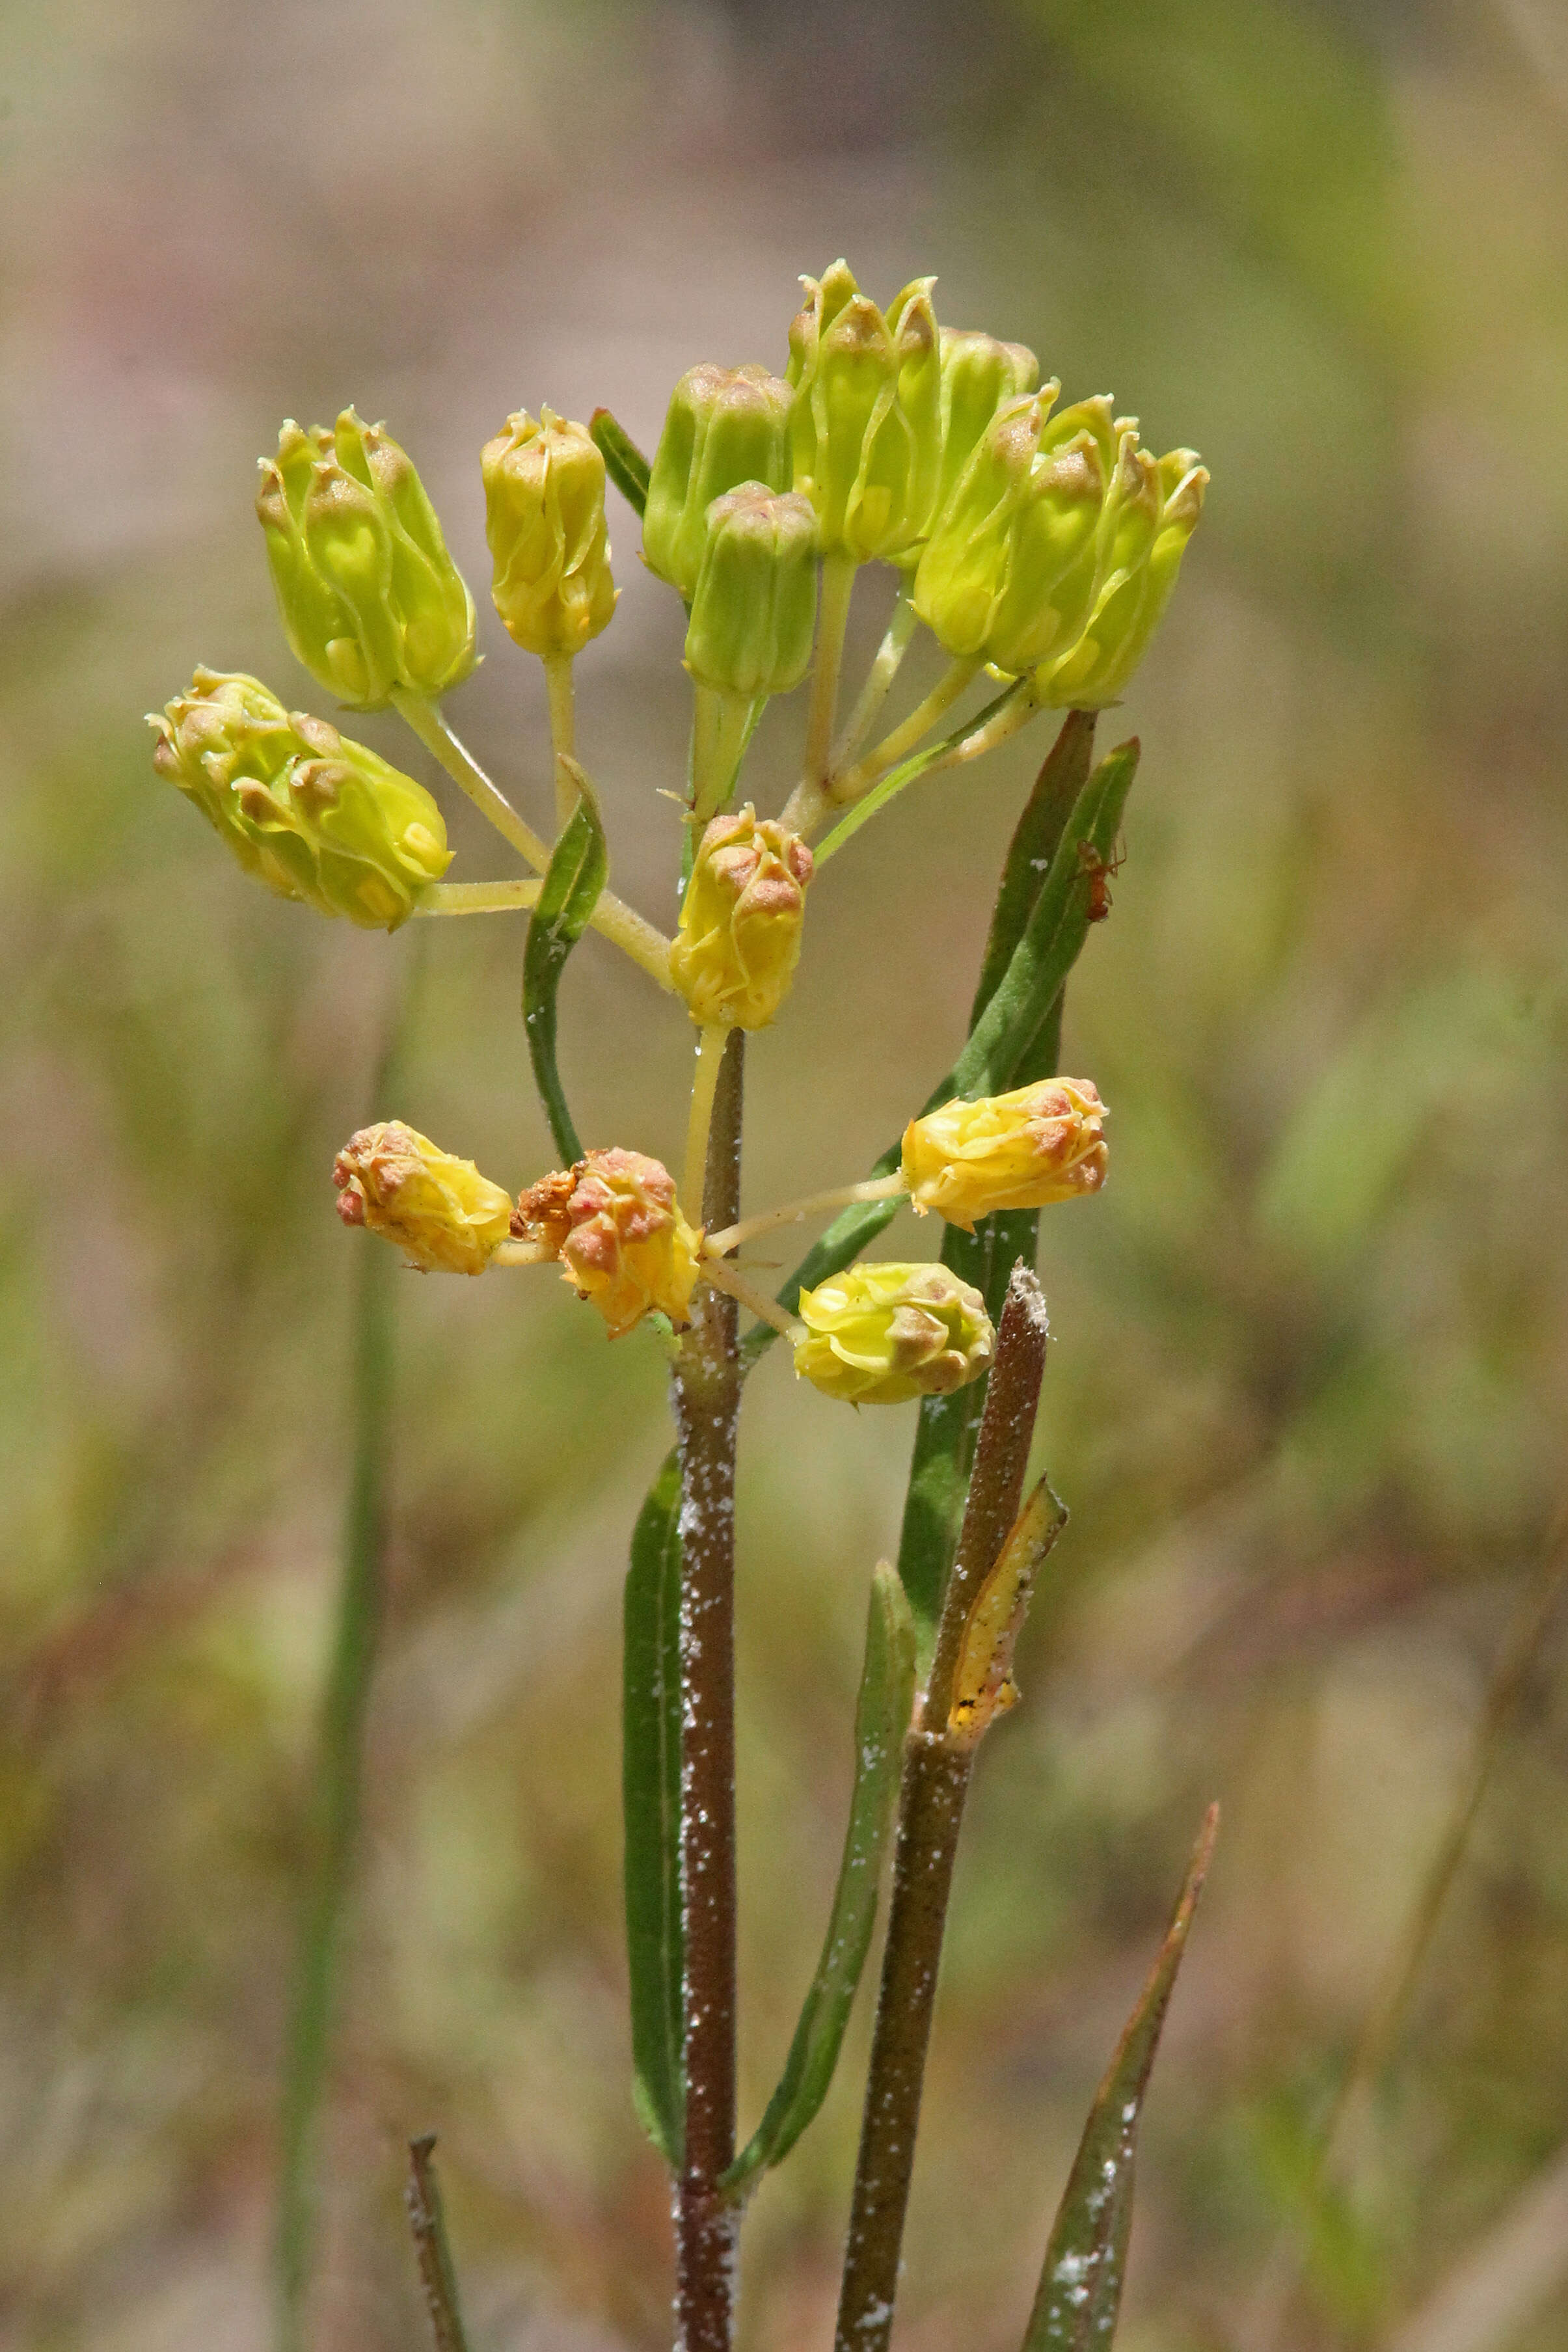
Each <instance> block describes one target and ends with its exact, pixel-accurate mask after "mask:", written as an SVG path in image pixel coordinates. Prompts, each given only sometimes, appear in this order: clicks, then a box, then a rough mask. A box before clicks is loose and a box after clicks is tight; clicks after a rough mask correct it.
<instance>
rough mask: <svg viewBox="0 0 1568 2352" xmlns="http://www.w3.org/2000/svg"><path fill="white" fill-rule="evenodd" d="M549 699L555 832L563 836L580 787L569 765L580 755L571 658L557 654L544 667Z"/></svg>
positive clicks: (568, 655) (567, 655)
mask: <svg viewBox="0 0 1568 2352" xmlns="http://www.w3.org/2000/svg"><path fill="white" fill-rule="evenodd" d="M544 684H545V689H546V691H547V693H548V694H549V697H550V748H551V750H552V751H553V752H554V754H555V830H556V832H557V833H560V832H561V831H562V829H563V826H564V825H565V824H566V821H567V819H568V817H570V815H571V814H572V812H573V810H574V808H575V807H576V805H577V785H576V782H575V780H574V775H573V772H572V769H571V767H570V766H569V765H567V764H566V763H567V762H568V761H574V760H575V758H576V756H577V712H576V702H575V698H574V695H573V692H572V656H571V655H570V654H557V655H554V656H552V658H551V659H550V660H549V661H547V662H546V663H545V665H544Z"/></svg>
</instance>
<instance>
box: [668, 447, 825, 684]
mask: <svg viewBox="0 0 1568 2352" xmlns="http://www.w3.org/2000/svg"><path fill="white" fill-rule="evenodd" d="M707 520H708V539H707V545H706V548H705V550H704V551H703V556H702V568H701V570H700V572H699V573H698V575H697V585H696V590H695V593H694V594H693V596H692V600H691V621H690V625H689V627H688V629H687V632H686V667H687V668H688V669H689V671H690V672H691V675H692V677H694V678H695V679H696V680H697V683H698V685H699V686H706V687H709V688H711V689H712V690H713V692H714V693H716V694H723V695H730V696H734V697H739V698H744V699H746V700H747V701H753V700H755V698H756V697H757V696H758V695H764V694H787V693H788V692H789V690H790V688H792V687H795V686H798V685H799V684H800V682H801V679H802V678H803V677H805V673H806V671H807V670H808V669H809V668H810V667H811V640H812V635H813V632H814V630H815V628H816V515H815V514H814V513H813V512H812V508H811V501H810V500H809V499H804V498H802V497H801V496H800V495H799V493H798V492H796V491H794V490H786V491H784V492H783V493H782V494H775V493H774V492H773V491H772V490H770V489H768V488H765V487H764V485H763V483H761V482H742V483H741V484H740V486H739V487H738V488H735V489H732V490H727V491H726V492H725V493H724V495H723V496H722V497H721V498H717V499H714V500H713V503H712V504H711V506H710V508H709V509H708V519H707Z"/></svg>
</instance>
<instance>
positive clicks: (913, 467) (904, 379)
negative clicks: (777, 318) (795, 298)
mask: <svg viewBox="0 0 1568 2352" xmlns="http://www.w3.org/2000/svg"><path fill="white" fill-rule="evenodd" d="M801 283H802V285H803V286H804V287H805V305H804V307H803V308H802V310H800V312H799V314H798V316H797V317H796V319H795V323H794V325H793V326H792V327H791V329H790V331H789V342H790V362H789V381H790V383H791V384H792V385H793V386H794V388H795V403H794V406H793V407H792V409H791V412H790V441H791V446H792V448H793V452H794V459H795V488H796V489H797V490H800V491H802V492H803V493H804V494H805V497H807V498H808V499H810V500H811V503H812V505H813V506H814V507H815V508H816V517H817V522H818V524H819V526H820V530H821V539H822V552H823V553H824V555H845V556H848V557H849V558H850V559H851V560H852V561H853V562H857V563H869V562H874V561H879V560H880V561H888V562H890V561H894V560H896V559H897V558H899V557H900V556H904V555H907V554H908V553H909V551H910V549H911V548H913V547H914V546H915V545H916V544H917V542H918V541H920V540H921V539H922V538H923V537H924V535H925V533H926V531H927V530H929V528H930V526H931V511H932V509H933V507H934V505H935V502H936V492H937V483H938V480H939V478H940V476H941V471H942V360H941V353H940V350H939V345H938V334H937V323H936V318H935V314H934V313H933V311H932V310H931V288H932V287H933V286H934V285H935V283H936V280H935V278H916V279H914V280H913V282H912V283H911V284H910V285H908V286H906V287H905V288H904V289H903V292H902V293H901V294H900V295H899V296H898V297H897V298H896V299H895V300H894V301H893V303H892V304H891V306H890V308H889V310H888V311H887V313H886V315H885V316H884V314H883V313H882V312H881V311H880V310H879V309H878V308H877V305H876V304H875V303H874V302H872V301H870V300H869V299H868V298H867V297H866V296H865V295H864V294H862V293H861V291H860V289H859V288H858V286H857V284H856V282H855V277H854V273H853V272H852V270H851V269H850V268H849V266H848V264H847V262H844V261H836V262H835V263H834V265H833V267H832V268H831V269H829V270H828V271H827V273H826V276H825V277H824V278H821V279H820V280H818V279H816V278H802V280H801Z"/></svg>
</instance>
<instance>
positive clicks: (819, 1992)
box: [722, 1560, 915, 2192]
mask: <svg viewBox="0 0 1568 2352" xmlns="http://www.w3.org/2000/svg"><path fill="white" fill-rule="evenodd" d="M914 1698H915V1635H914V1623H913V1620H912V1619H911V1618H910V1608H909V1602H908V1601H907V1600H906V1599H905V1597H904V1589H903V1586H902V1585H901V1584H900V1581H899V1579H898V1576H897V1573H896V1572H895V1570H893V1569H892V1568H890V1567H889V1564H888V1562H887V1561H886V1560H881V1561H879V1563H878V1566H877V1569H876V1571H875V1573H874V1575H873V1577H872V1579H871V1600H870V1606H869V1609H868V1613H867V1620H866V1662H865V1664H864V1666H863V1667H862V1669H861V1675H860V1695H859V1698H858V1702H857V1706H856V1710H855V1790H854V1794H853V1796H852V1797H851V1799H850V1804H849V1826H848V1830H847V1833H846V1835H845V1840H844V1856H843V1860H842V1861H841V1862H840V1864H839V1866H838V1884H837V1886H836V1887H835V1889H834V1894H833V1908H832V1910H831V1912H830V1913H829V1915H828V1921H827V1933H826V1936H825V1937H824V1938H823V1944H822V1957H821V1958H820V1959H819V1960H818V1962H817V1964H816V1975H815V1976H814V1977H813V1979H812V1980H811V1988H810V1990H809V1991H808V1992H807V1994H806V1996H805V2003H804V2005H803V2007H802V2009H801V2012H800V2022H799V2024H798V2025H797V2026H796V2027H795V2039H794V2040H793V2041H792V2042H791V2043H790V2048H789V2056H788V2057H787V2058H786V2060H785V2061H784V2073H783V2074H782V2075H781V2076H780V2077H779V2084H778V2088H777V2089H776V2090H775V2091H774V2093H773V2097H772V2098H771V2099H770V2100H769V2101H768V2105H767V2109H766V2112H765V2113H764V2115H763V2120H762V2122H761V2123H760V2124H759V2125H758V2126H757V2129H756V2131H755V2132H754V2133H753V2135H752V2138H751V2140H750V2142H749V2143H748V2145H747V2147H745V2148H744V2150H743V2151H742V2154H741V2155H740V2156H739V2157H738V2158H736V2160H735V2162H734V2163H733V2164H732V2165H731V2168H730V2169H729V2171H728V2172H727V2173H726V2174H725V2176H724V2179H723V2183H722V2185H723V2187H724V2188H725V2189H729V2190H731V2192H733V2191H735V2190H737V2189H742V2188H743V2187H744V2186H745V2184H746V2182H747V2181H748V2180H750V2179H752V2177H753V2176H754V2175H755V2174H756V2173H758V2172H760V2171H762V2170H763V2168H764V2167H765V2166H770V2165H775V2164H780V2163H782V2162H783V2160H784V2158H785V2157H786V2156H787V2155H788V2154H789V2151H790V2149H791V2148H792V2147H794V2146H795V2142H796V2140H797V2139H798V2138H799V2137H800V2136H801V2134H802V2132H803V2131H804V2130H805V2127H806V2126H807V2124H809V2123H810V2122H811V2121H812V2119H813V2117H814V2116H816V2112H817V2110H818V2108H819V2107H820V2106H821V2105H822V2102H823V2100H824V2099H825V2098H826V2095H827V2087H828V2084H830V2083H831V2082H832V2080H833V2070H834V2068H835V2067H836V2065H837V2063H838V2053H839V2049H840V2047H841V2046H842V2043H843V2041H844V2029H845V2027H846V2026H847V2024H848V2022H849V2012H850V2010H851V2009H852V2008H853V2007H854V2003H855V1993H856V1989H857V1987H858V1984H859V1982H860V1975H861V1971H862V1969H864V1968H865V1965H866V1955H867V1953H868V1951H869V1949H870V1948H871V1934H872V1930H873V1928H874V1927H875V1926H876V1921H877V1898H878V1894H879V1888H880V1885H881V1877H882V1861H883V1856H884V1854H885V1853H886V1851H887V1845H888V1838H889V1832H890V1831H891V1829H892V1824H893V1811H894V1807H895V1805H896V1804H897V1801H898V1794H899V1765H900V1755H901V1752H902V1748H903V1738H904V1734H905V1732H906V1731H907V1730H908V1729H909V1727H910V1715H911V1714H912V1712H913V1708H914Z"/></svg>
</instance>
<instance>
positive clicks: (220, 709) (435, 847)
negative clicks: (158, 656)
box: [147, 669, 452, 931]
mask: <svg viewBox="0 0 1568 2352" xmlns="http://www.w3.org/2000/svg"><path fill="white" fill-rule="evenodd" d="M147 723H148V725H149V726H150V727H153V728H154V729H155V730H157V735H158V742H157V746H156V748H155V749H154V751H153V766H154V767H155V768H156V769H157V771H158V773H159V774H160V775H161V776H166V777H167V778H168V780H169V782H171V783H174V784H177V785H178V786H179V788H180V790H181V791H182V792H183V793H185V794H186V795H187V796H188V798H189V799H191V800H192V801H194V802H195V805H196V806H197V808H199V809H200V810H201V812H202V814H203V815H204V816H205V818H206V819H207V821H208V823H209V824H212V825H213V826H214V827H215V828H216V831H217V832H218V833H219V834H220V835H222V837H223V839H224V840H225V841H226V843H227V844H228V846H229V848H230V849H231V850H232V851H233V852H234V855H235V856H236V857H237V859H238V860H239V863H240V864H241V866H244V868H245V870H246V872H247V874H254V875H256V876H257V877H258V879H259V880H261V881H263V882H265V883H266V884H267V885H268V888H269V889H273V890H276V891H277V892H278V894H279V897H280V898H297V899H299V900H300V901H302V902H303V904H305V905H306V906H310V907H314V908H316V909H317V911H318V913H320V914H323V915H346V916H347V917H348V919H349V920H350V922H352V923H358V924H359V925H360V926H361V927H362V929H367V930H381V929H385V930H389V931H395V929H397V927H398V925H399V924H400V923H403V922H405V921H406V920H407V919H408V917H409V916H410V915H411V914H412V913H413V912H414V909H415V907H416V904H417V903H418V900H419V898H420V894H421V893H422V892H423V890H424V889H425V888H426V886H427V885H428V884H429V883H431V882H436V881H439V879H440V877H441V876H442V875H443V874H444V873H445V872H446V870H447V866H449V865H450V864H451V862H452V856H451V852H450V850H448V848H447V828H446V825H445V824H444V823H443V822H442V818H441V812H440V810H439V809H438V808H437V805H436V803H435V802H434V801H433V800H432V799H431V797H430V794H429V793H427V792H426V789H425V787H424V785H423V784H419V783H416V782H415V781H414V779H413V777H412V776H405V775H403V774H401V773H400V772H398V770H397V769H395V768H393V767H389V766H388V765H387V763H386V761H384V760H383V759H381V758H379V757H378V756H377V754H376V753H375V752H374V751H371V750H370V749H369V747H368V746H367V745H365V744H363V743H353V742H351V741H350V740H349V739H348V737H347V736H346V735H340V734H339V732H338V730H337V729H336V728H335V727H331V726H329V725H328V723H327V721H326V720H325V719H312V718H310V717H309V716H308V715H307V713H306V712H304V711H302V710H296V711H293V712H290V711H288V710H285V709H284V708H283V705H282V704H281V703H280V702H279V700H278V698H277V697H276V695H273V694H269V693H268V690H267V688H266V687H264V686H263V685H262V684H261V682H260V680H259V679H258V678H254V677H246V676H245V675H244V674H243V673H237V674H235V675H232V676H226V675H225V674H224V673H223V672H221V671H219V670H210V669H198V670H197V671H196V674H195V677H194V678H193V680H192V682H191V690H190V692H189V694H182V695H177V696H176V697H175V698H174V701H173V702H171V703H170V704H169V705H168V706H167V708H166V709H164V710H163V712H161V713H159V712H155V711H149V712H148V714H147Z"/></svg>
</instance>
